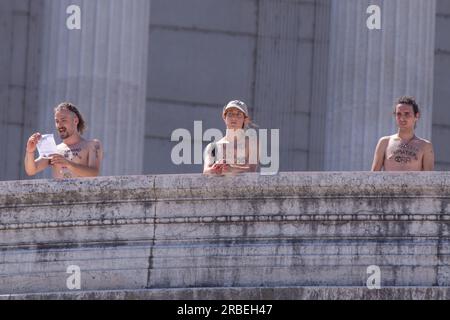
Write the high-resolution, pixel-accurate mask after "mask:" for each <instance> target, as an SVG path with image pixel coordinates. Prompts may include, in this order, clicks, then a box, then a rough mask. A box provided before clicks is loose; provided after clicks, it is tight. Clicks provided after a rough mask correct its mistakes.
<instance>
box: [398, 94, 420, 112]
mask: <svg viewBox="0 0 450 320" xmlns="http://www.w3.org/2000/svg"><path fill="white" fill-rule="evenodd" d="M399 104H407V105H410V106H411V107H412V108H413V111H414V115H417V114H418V113H419V112H420V110H419V105H418V104H417V102H416V99H415V98H414V97H408V96H403V97H400V98H398V99H397V101H396V102H395V105H394V112H393V114H395V112H396V111H397V106H398V105H399Z"/></svg>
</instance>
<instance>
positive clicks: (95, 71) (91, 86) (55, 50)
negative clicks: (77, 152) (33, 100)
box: [38, 0, 150, 175]
mask: <svg viewBox="0 0 450 320" xmlns="http://www.w3.org/2000/svg"><path fill="white" fill-rule="evenodd" d="M70 5H78V6H79V7H80V9H81V30H76V29H75V30H69V29H68V28H67V26H66V20H67V18H68V17H69V16H70V14H68V13H66V10H67V7H69V6H70ZM43 11H44V19H43V20H44V23H45V25H44V36H43V38H44V39H43V45H42V50H43V54H42V57H43V58H42V70H41V77H40V89H39V94H40V99H39V107H40V118H39V119H40V120H39V122H40V127H39V128H38V129H39V130H41V131H47V132H48V131H51V132H53V131H52V130H54V117H53V108H54V107H55V106H56V105H57V104H58V103H60V102H62V101H71V102H73V103H74V104H76V105H77V106H78V107H79V108H80V111H81V112H82V113H83V115H84V116H85V118H86V121H87V126H88V130H87V132H86V134H85V137H87V138H98V139H100V140H101V141H102V144H103V147H104V161H103V165H102V175H121V174H139V173H141V172H142V161H143V149H144V124H145V123H144V121H145V116H144V115H145V102H146V101H145V96H146V95H145V89H146V76H147V52H148V26H149V15H150V1H149V0H132V1H125V0H96V1H92V0H58V1H54V0H45V2H44V10H43Z"/></svg>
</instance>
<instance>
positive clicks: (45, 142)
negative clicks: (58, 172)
mask: <svg viewBox="0 0 450 320" xmlns="http://www.w3.org/2000/svg"><path fill="white" fill-rule="evenodd" d="M37 149H38V151H39V157H41V158H49V157H50V155H52V154H55V153H58V151H57V149H56V143H55V138H54V137H53V134H43V135H42V136H41V139H40V140H39V142H38V144H37Z"/></svg>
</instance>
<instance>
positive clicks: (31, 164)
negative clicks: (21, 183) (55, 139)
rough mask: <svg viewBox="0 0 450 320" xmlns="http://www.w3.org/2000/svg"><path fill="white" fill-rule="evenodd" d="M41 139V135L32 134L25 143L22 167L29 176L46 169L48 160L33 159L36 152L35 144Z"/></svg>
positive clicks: (37, 133)
mask: <svg viewBox="0 0 450 320" xmlns="http://www.w3.org/2000/svg"><path fill="white" fill-rule="evenodd" d="M39 139H41V134H40V133H39V132H36V133H34V134H33V135H31V137H30V138H29V139H28V141H27V148H26V151H25V159H24V166H25V172H26V173H27V175H29V176H34V175H35V174H36V173H39V172H41V171H42V170H44V169H45V168H47V167H48V165H49V161H48V159H43V158H38V159H36V160H35V159H34V153H35V151H36V146H37V143H38V142H39Z"/></svg>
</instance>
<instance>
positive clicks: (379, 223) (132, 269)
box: [0, 172, 450, 299]
mask: <svg viewBox="0 0 450 320" xmlns="http://www.w3.org/2000/svg"><path fill="white" fill-rule="evenodd" d="M449 178H450V174H447V173H383V172H380V173H370V172H354V173H337V172H328V173H299V172H289V173H280V174H279V175H277V176H260V175H257V174H243V175H240V176H236V177H227V178H212V177H204V176H201V175H159V176H122V177H102V178H91V179H75V180H63V181H57V180H34V181H8V182H0V294H3V296H2V298H4V299H9V298H19V299H20V298H33V299H34V298H42V297H47V298H50V299H53V298H55V299H57V298H74V299H84V298H96V299H109V298H127V299H134V298H136V299H153V298H156V299H158V298H168V299H181V298H183V299H190V298H202V299H208V298H212V299H213V298H224V299H236V298H242V297H248V298H251V299H253V298H255V299H265V298H269V299H272V298H286V299H311V298H314V299H355V298H363V299H366V298H367V299H369V298H370V299H372V298H374V299H376V298H380V299H382V298H398V299H403V298H404V299H441V298H443V299H444V298H445V297H447V296H448V293H447V292H448V287H449V286H450V267H449V252H450V249H449V248H450V246H449V242H450V241H449V237H450V228H449V223H450V215H449V213H450V207H449V203H450V185H449V184H448V181H449ZM69 265H77V266H79V267H80V269H81V290H82V291H70V290H69V289H68V288H67V287H66V280H67V278H68V277H69V276H70V275H69V274H68V273H66V270H67V267H68V266H69ZM370 265H378V266H379V267H380V269H381V286H382V289H381V290H369V289H367V288H366V287H365V284H366V281H367V278H368V276H369V275H368V274H367V267H368V266H370ZM44 293H45V294H44Z"/></svg>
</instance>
